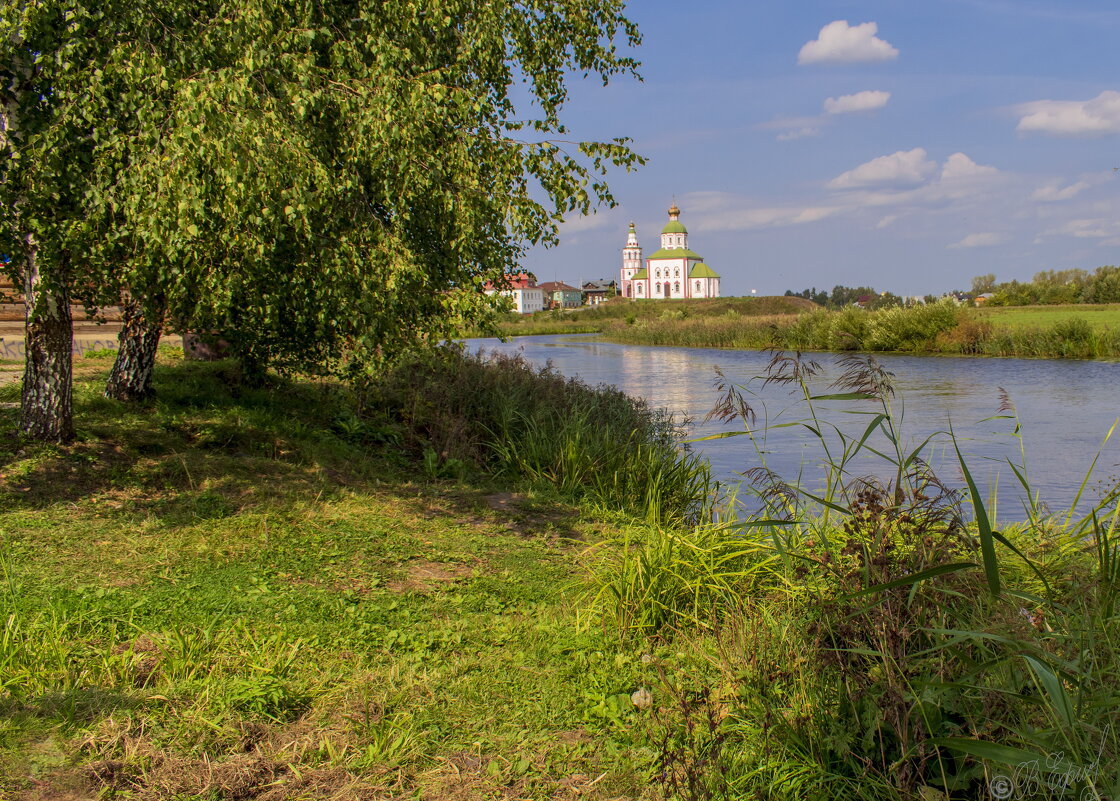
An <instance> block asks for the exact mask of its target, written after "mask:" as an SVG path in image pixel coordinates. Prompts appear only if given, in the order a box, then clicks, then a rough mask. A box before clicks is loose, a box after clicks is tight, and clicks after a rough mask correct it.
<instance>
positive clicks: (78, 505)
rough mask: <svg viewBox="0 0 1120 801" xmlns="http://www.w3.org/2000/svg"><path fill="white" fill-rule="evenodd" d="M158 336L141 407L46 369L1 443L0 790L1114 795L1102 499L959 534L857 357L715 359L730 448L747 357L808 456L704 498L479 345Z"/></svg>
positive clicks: (581, 408)
mask: <svg viewBox="0 0 1120 801" xmlns="http://www.w3.org/2000/svg"><path fill="white" fill-rule="evenodd" d="M860 319H863V318H860ZM934 322H937V320H936V319H935V320H934ZM807 330H808V329H807ZM903 330H905V329H903V327H901V326H898V327H896V328H895V330H894V333H895V334H896V335H897V334H898V332H899V331H903ZM919 333H920V331H919ZM177 355H178V354H175V353H172V352H165V353H163V354H161V366H160V367H159V369H158V370H157V375H156V381H157V392H158V395H157V400H156V401H154V402H153V403H151V404H149V405H147V406H143V407H135V406H125V405H122V404H119V403H117V402H113V401H108V400H106V399H105V398H103V397H102V396H101V394H100V387H101V385H102V382H103V379H104V375H105V372H106V370H107V369H108V366H109V362H108V360H107V358H105V357H95V358H90V359H83V360H79V362H78V364H77V367H76V370H77V372H78V379H79V380H78V384H77V392H76V404H77V409H78V426H79V431H80V436H79V440H78V441H77V442H76V443H74V444H73V445H70V446H66V447H57V446H43V445H35V444H31V443H28V442H24V441H21V440H19V439H17V438H14V437H13V436H8V437H7V438H5V439H2V440H0V488H2V494H0V621H2V627H0V777H2V778H0V796H12V797H16V798H20V799H48V798H59V797H63V798H65V797H79V798H80V797H102V798H122V799H123V798H138V799H146V798H152V799H155V798H176V799H216V798H229V799H234V798H260V799H266V801H267V800H269V799H300V798H306V799H312V798H314V799H319V798H339V799H341V798H347V799H349V798H359V799H360V798H369V799H374V798H377V799H381V798H420V799H444V798H458V799H495V798H529V799H553V798H572V799H574V798H590V799H596V798H598V799H608V798H656V797H662V798H673V799H677V798H679V799H689V801H692V799H739V798H764V799H782V800H783V801H784V800H785V799H790V800H791V801H792V799H798V801H801V800H802V799H821V801H824V799H836V798H840V799H853V801H855V800H857V799H858V800H859V801H877V800H878V799H884V800H888V799H889V800H890V801H901V800H902V799H913V798H922V799H927V800H928V801H933V800H934V799H941V801H964V799H973V798H987V797H991V796H992V793H993V792H995V791H997V790H1000V789H1001V788H1003V787H1004V786H1005V785H1004V784H1000V782H1010V783H1011V784H1012V785H1014V787H1013V789H1014V790H1015V792H1018V793H1019V796H1020V797H1024V798H1026V797H1029V798H1039V799H1055V800H1056V799H1064V798H1079V799H1080V798H1093V799H1098V798H1110V797H1116V796H1117V795H1118V794H1120V739H1118V735H1117V733H1116V731H1115V722H1116V721H1117V720H1118V719H1120V695H1117V693H1116V687H1117V686H1118V685H1120V636H1118V631H1120V627H1118V624H1120V539H1118V538H1117V535H1116V529H1117V524H1118V522H1120V508H1118V507H1117V495H1116V493H1115V492H1113V493H1110V494H1105V495H1104V496H1103V497H1101V498H1099V499H1098V501H1097V502H1096V503H1095V505H1094V506H1093V508H1092V509H1091V511H1090V512H1089V513H1088V514H1074V513H1073V512H1072V511H1071V512H1069V513H1066V514H1050V513H1048V512H1046V511H1045V510H1043V509H1041V508H1034V507H1028V512H1027V516H1026V519H1025V520H1023V521H1022V522H1020V523H1018V524H1016V525H1009V526H1006V527H1005V528H1003V529H1001V530H995V529H993V526H992V522H991V520H992V518H993V516H992V515H991V514H990V510H988V509H986V508H985V504H984V499H983V495H982V493H981V492H980V490H979V489H976V488H974V486H973V483H972V480H971V476H970V473H969V467H968V465H967V464H966V463H965V462H964V461H963V460H961V463H960V470H961V474H962V476H963V479H964V481H965V485H966V486H965V490H964V491H959V490H956V489H954V488H952V487H950V486H947V485H946V484H945V483H943V482H942V481H941V480H940V479H939V478H938V477H937V476H935V475H933V474H932V473H931V472H930V470H929V469H928V467H927V466H926V465H925V462H924V459H923V457H924V454H925V452H926V449H927V448H929V447H930V446H931V445H930V441H928V440H927V441H924V442H921V443H919V444H918V445H917V446H914V447H909V448H907V447H903V444H902V443H904V442H906V437H905V436H904V432H903V431H902V420H901V418H900V417H899V416H898V415H896V411H895V405H896V401H895V400H894V399H893V390H892V388H891V376H890V374H889V373H887V372H886V371H884V370H883V369H882V368H881V367H880V366H879V365H878V364H877V363H876V362H874V360H872V359H869V358H866V357H855V356H849V357H848V358H847V359H846V360H845V361H844V362H843V365H842V366H843V367H844V368H845V369H844V372H843V377H842V378H841V379H840V381H839V382H838V384H837V385H834V386H830V387H822V386H819V385H818V384H817V382H816V380H815V377H814V376H815V369H814V365H813V364H812V363H811V362H810V361H808V360H806V359H803V358H801V357H799V356H794V355H788V354H775V357H774V359H773V361H772V363H771V366H770V369H769V370H768V371H767V373H766V374H765V375H763V376H759V377H757V378H756V379H753V380H752V381H751V382H747V383H746V384H743V385H736V384H735V383H734V382H732V381H730V380H729V379H726V378H725V379H724V399H723V401H722V403H721V404H720V405H719V406H718V407H717V408H716V409H715V410H713V413H714V414H716V415H718V416H720V417H722V418H724V419H725V420H737V421H739V423H740V424H741V426H742V430H741V434H742V437H741V439H740V441H741V442H743V443H744V444H745V447H748V448H750V447H757V448H759V449H760V451H764V445H763V443H762V438H763V435H764V432H762V431H758V430H756V429H755V425H756V421H755V419H754V416H753V413H752V410H751V403H752V398H753V394H752V393H753V389H754V384H755V382H779V383H782V384H785V385H787V386H788V387H789V388H790V390H791V392H792V393H793V397H794V398H796V399H797V403H798V407H799V409H800V410H801V414H800V419H798V420H794V419H792V418H790V417H788V416H787V418H785V422H784V423H783V425H799V426H802V427H803V428H804V429H805V430H806V431H808V432H810V433H812V434H813V435H815V436H816V438H817V440H818V442H819V446H820V448H821V451H822V459H821V462H822V463H823V465H824V466H825V468H826V469H825V479H826V480H825V481H824V483H823V489H820V490H814V489H810V488H809V487H807V486H803V485H802V484H801V483H800V482H799V481H798V480H797V478H795V477H782V476H778V475H775V474H774V473H772V472H771V471H769V470H767V469H766V468H765V466H763V467H762V468H759V469H757V470H754V471H752V472H751V473H750V474H749V478H750V482H749V483H748V484H747V485H746V486H745V487H744V488H743V489H742V491H741V492H742V495H740V496H738V497H736V496H734V495H732V496H730V497H726V496H725V497H722V498H716V497H714V496H713V495H712V486H711V484H710V479H709V476H708V473H707V472H706V470H705V469H704V467H703V466H702V465H699V464H698V463H697V462H696V461H695V460H694V459H693V458H692V457H691V456H690V454H689V453H688V452H687V451H683V450H681V449H680V448H679V447H678V446H677V445H676V442H675V437H676V435H677V434H678V429H677V427H676V426H675V424H674V423H673V421H672V420H671V419H669V418H666V417H665V416H664V415H662V414H659V413H657V412H656V411H654V410H650V409H648V408H646V407H644V406H643V405H642V404H640V403H635V402H633V401H631V400H629V399H627V398H625V396H622V395H621V394H619V393H616V392H613V391H611V390H606V389H593V388H589V387H586V386H584V385H581V384H579V383H578V382H572V381H568V380H566V379H564V378H563V377H561V376H559V375H557V374H555V372H553V371H551V370H549V369H545V370H534V369H532V368H530V367H529V366H528V365H526V364H525V363H524V362H521V361H520V360H517V359H504V360H503V359H499V360H496V361H491V362H487V361H485V360H483V359H481V358H471V357H466V356H464V355H463V354H462V353H461V352H458V351H456V350H453V349H450V350H444V351H442V352H441V353H439V354H437V355H435V356H432V357H429V358H426V359H419V360H416V361H413V362H409V363H406V364H402V365H401V366H400V367H399V369H398V370H396V371H393V372H390V373H387V374H385V375H383V376H381V377H380V378H379V380H378V381H377V382H376V383H375V384H372V385H369V386H366V387H361V388H344V387H340V386H338V385H335V384H331V383H314V382H309V381H298V380H281V379H273V380H272V381H271V382H270V383H269V384H267V385H266V386H264V387H259V388H253V387H249V386H246V385H245V384H244V383H243V382H242V381H241V379H240V374H239V370H238V369H237V367H236V365H234V364H232V363H228V362H219V363H214V364H198V363H191V362H182V361H181V360H179V359H177V358H174V357H176V356H177ZM17 395H18V386H4V387H0V400H5V401H7V400H12V399H14V398H15V397H16V396H17ZM822 401H828V402H829V403H836V402H845V403H849V404H851V408H850V409H849V411H851V412H853V413H855V414H856V415H857V416H856V417H853V418H852V419H854V420H862V421H863V424H862V425H861V430H860V431H859V432H857V433H856V435H854V436H853V435H852V434H850V433H848V432H845V431H840V430H835V429H833V430H829V429H828V428H827V424H826V423H825V422H824V421H822V420H821V419H820V418H819V417H818V416H817V415H816V413H815V411H814V410H815V407H816V405H817V404H819V403H820V402H822ZM15 414H16V412H15V410H13V409H0V423H2V424H4V425H7V426H9V427H11V426H12V425H13V424H14V420H15ZM1002 414H1003V415H1004V416H1005V417H1007V421H1008V425H1009V426H1013V427H1015V426H1017V421H1016V420H1015V418H1014V410H1013V409H1012V408H1011V407H1010V405H1007V406H1006V407H1005V408H1004V409H1003V411H1002ZM1016 430H1017V427H1016ZM592 433H593V434H594V435H595V436H591V434H592ZM940 436H941V437H942V438H943V443H944V444H948V445H952V444H953V439H952V433H951V432H945V433H943V434H942V435H940ZM867 454H872V455H875V456H877V457H878V459H879V460H880V461H881V463H882V464H883V465H884V466H885V469H884V470H883V471H880V472H881V474H882V477H879V478H861V477H859V476H858V475H857V474H855V473H854V470H855V467H854V466H855V465H856V464H857V461H858V460H859V458H860V457H861V456H865V455H867ZM759 457H760V458H762V459H763V460H764V459H765V454H764V452H760V453H759ZM1011 466H1012V467H1013V468H1015V469H1016V470H1017V471H1018V472H1017V475H1019V476H1021V481H1022V487H1023V490H1024V492H1025V493H1026V495H1027V497H1030V495H1031V493H1030V481H1029V476H1027V475H1026V474H1025V471H1024V470H1023V467H1022V465H1016V464H1012V465H1011ZM1086 484H1087V485H1088V482H1086ZM740 501H742V502H740Z"/></svg>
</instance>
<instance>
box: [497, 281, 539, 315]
mask: <svg viewBox="0 0 1120 801" xmlns="http://www.w3.org/2000/svg"><path fill="white" fill-rule="evenodd" d="M486 294H487V295H501V296H503V297H507V298H509V299H510V300H512V301H513V310H514V311H516V312H517V313H518V314H532V313H533V312H539V311H541V310H542V309H544V292H543V291H542V290H541V288H540V287H539V286H537V282H536V279H535V278H533V276H532V275H530V274H529V273H518V274H517V275H514V276H510V279H509V288H508V289H498V288H497V287H496V286H494V285H493V284H492V283H490V282H489V281H488V282H487V283H486Z"/></svg>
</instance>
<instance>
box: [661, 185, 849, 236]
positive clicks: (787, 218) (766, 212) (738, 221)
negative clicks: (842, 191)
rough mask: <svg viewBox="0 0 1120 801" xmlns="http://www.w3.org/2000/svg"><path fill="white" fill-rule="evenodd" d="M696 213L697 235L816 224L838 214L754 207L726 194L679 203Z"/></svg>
mask: <svg viewBox="0 0 1120 801" xmlns="http://www.w3.org/2000/svg"><path fill="white" fill-rule="evenodd" d="M686 204H687V208H688V209H689V210H690V211H694V212H695V213H696V223H695V229H696V230H697V231H745V230H751V229H759V228H783V227H786V226H789V225H803V224H805V223H812V222H817V221H819V220H823V219H824V218H825V217H831V216H832V215H833V214H835V213H837V212H839V211H841V210H842V209H841V207H840V206H825V205H819V206H811V205H805V206H800V205H794V206H756V205H754V204H753V203H752V202H751V201H750V200H748V199H746V198H743V197H740V196H738V195H734V194H731V193H729V192H691V193H689V194H688V195H686V196H685V197H683V198H682V199H681V206H682V208H683V207H685V205H686Z"/></svg>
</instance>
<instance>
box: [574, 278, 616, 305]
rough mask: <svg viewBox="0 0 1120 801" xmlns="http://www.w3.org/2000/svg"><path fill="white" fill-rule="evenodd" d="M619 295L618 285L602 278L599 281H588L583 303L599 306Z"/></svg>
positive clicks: (584, 288) (584, 286) (585, 286)
mask: <svg viewBox="0 0 1120 801" xmlns="http://www.w3.org/2000/svg"><path fill="white" fill-rule="evenodd" d="M617 293H618V284H616V283H615V282H614V281H608V280H606V279H605V278H600V279H599V280H597V281H587V282H586V283H584V285H583V302H584V303H585V304H587V305H588V306H598V305H599V304H600V303H602V302H603V301H604V300H606V299H607V298H610V297H613V296H614V295H616V294H617Z"/></svg>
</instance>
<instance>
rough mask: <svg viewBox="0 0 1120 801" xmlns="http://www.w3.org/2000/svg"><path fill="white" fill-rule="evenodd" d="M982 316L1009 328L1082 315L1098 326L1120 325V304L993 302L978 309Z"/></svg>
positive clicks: (1037, 324)
mask: <svg viewBox="0 0 1120 801" xmlns="http://www.w3.org/2000/svg"><path fill="white" fill-rule="evenodd" d="M976 316H977V318H978V319H981V320H986V321H988V322H990V323H991V324H992V325H997V326H1003V327H1007V328H1032V327H1038V328H1043V327H1049V326H1052V325H1054V323H1059V322H1065V321H1067V320H1073V319H1081V320H1085V321H1086V322H1088V323H1089V324H1090V325H1092V326H1093V327H1094V328H1102V327H1104V326H1108V327H1110V328H1114V329H1120V304H1117V303H1104V304H1092V303H1078V304H1070V305H1066V306H992V307H990V308H982V309H977V310H976Z"/></svg>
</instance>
